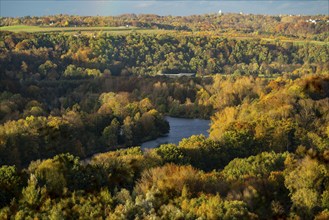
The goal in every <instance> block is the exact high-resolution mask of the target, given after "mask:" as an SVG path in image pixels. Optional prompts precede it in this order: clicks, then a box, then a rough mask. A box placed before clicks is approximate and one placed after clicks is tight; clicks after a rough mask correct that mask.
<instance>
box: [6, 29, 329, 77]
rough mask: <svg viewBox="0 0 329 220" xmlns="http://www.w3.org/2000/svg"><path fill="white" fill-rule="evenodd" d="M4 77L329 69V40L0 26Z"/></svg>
mask: <svg viewBox="0 0 329 220" xmlns="http://www.w3.org/2000/svg"><path fill="white" fill-rule="evenodd" d="M0 39H1V41H0V71H1V72H2V73H3V74H2V76H1V79H2V80H5V79H9V80H10V79H12V80H43V79H47V80H55V79H86V78H97V77H106V76H109V75H156V74H161V73H180V72H192V73H197V74H198V75H199V76H203V75H208V74H215V73H220V74H234V75H253V76H257V75H265V76H272V75H273V74H282V73H285V72H293V73H303V74H304V73H322V72H328V69H329V67H328V63H329V57H328V54H329V46H328V44H325V43H323V44H319V43H293V42H283V41H265V40H260V39H245V40H236V39H228V38H222V37H216V36H206V35H198V36H196V35H190V34H184V33H181V32H177V33H174V34H170V33H162V34H160V33H159V34H137V33H135V34H134V33H130V34H123V35H111V34H109V33H107V34H106V33H105V34H99V35H98V36H95V37H94V36H86V35H81V36H74V35H69V34H59V33H57V34H28V33H18V34H15V33H11V32H5V31H2V32H0Z"/></svg>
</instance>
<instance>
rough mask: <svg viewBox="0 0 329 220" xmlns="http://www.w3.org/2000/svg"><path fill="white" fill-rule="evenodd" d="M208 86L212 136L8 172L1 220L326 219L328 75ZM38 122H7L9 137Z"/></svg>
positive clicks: (218, 81)
mask: <svg viewBox="0 0 329 220" xmlns="http://www.w3.org/2000/svg"><path fill="white" fill-rule="evenodd" d="M205 87H207V88H208V89H209V91H210V92H211V98H209V100H214V101H213V103H212V105H214V106H213V107H214V108H215V109H216V113H215V114H214V115H213V117H212V126H211V130H210V137H209V138H206V137H204V136H192V137H190V138H187V139H183V140H182V141H181V142H180V143H179V144H178V145H174V144H165V145H161V146H160V147H159V148H156V149H152V150H149V151H146V152H142V151H141V149H140V148H139V147H135V148H130V149H126V150H118V151H112V152H108V153H104V154H99V155H96V156H94V157H93V158H92V159H91V161H89V162H87V161H81V160H79V158H78V157H76V156H73V155H71V154H59V155H57V156H55V157H53V158H50V159H46V160H36V161H33V162H31V163H30V164H29V165H28V166H27V167H26V168H25V169H18V168H17V167H16V166H8V165H5V166H2V167H1V168H0V177H1V179H0V186H1V187H0V190H1V193H0V195H1V197H0V204H1V207H2V208H1V210H0V215H1V218H4V219H6V218H9V216H11V217H14V218H15V219H28V218H34V219H43V218H50V219H75V218H99V219H102V218H107V219H151V218H152V219H197V218H200V219H238V218H240V219H269V218H273V219H286V218H291V219H327V218H328V217H329V184H328V183H329V182H328V181H329V165H328V164H329V156H328V155H329V145H328V143H329V112H328V109H329V76H328V75H308V76H303V77H301V78H297V79H294V80H293V79H289V78H287V79H284V78H278V79H276V80H271V81H267V80H266V79H260V78H253V77H242V78H241V77H237V78H232V77H229V78H225V77H221V76H216V77H214V78H213V82H212V83H210V84H208V85H206V86H205ZM228 87H229V88H230V90H228V89H227V88H228ZM246 91H248V92H246ZM116 96H118V95H115V94H103V95H102V96H101V99H102V100H103V101H102V103H103V105H104V104H105V103H111V101H113V100H112V98H113V97H116ZM230 97H231V98H230ZM233 97H235V98H236V99H234V98H233ZM119 100H121V99H119ZM215 103H217V105H215ZM105 105H106V104H105ZM110 106H112V105H110ZM139 106H140V108H142V106H143V104H142V103H141V102H140V103H139ZM102 108H104V109H107V107H106V106H104V107H102ZM111 109H112V111H113V112H115V109H113V107H111ZM140 111H142V110H140ZM71 114H73V113H71ZM51 117H52V116H49V117H48V119H45V120H48V122H47V123H48V124H49V126H48V127H50V126H51V124H52V123H53V122H51V121H49V120H51ZM65 118H66V117H65V116H63V117H62V118H61V120H65ZM40 119H41V118H39V119H33V120H40ZM33 120H32V119H31V118H26V119H25V121H18V122H7V123H6V124H5V126H7V127H6V128H4V127H2V128H1V129H2V133H1V137H4V133H3V130H5V131H7V130H10V129H11V130H14V129H13V128H11V127H10V126H9V124H10V123H19V124H22V123H23V122H24V124H26V125H25V126H30V124H29V123H32V122H33ZM112 122H113V120H112ZM111 124H112V123H111ZM58 129H59V130H60V131H63V130H65V129H64V128H63V127H62V126H59V128H58ZM25 130H29V129H25ZM40 131H44V129H40ZM31 132H32V131H31ZM33 132H35V131H33ZM7 134H8V133H7ZM7 134H6V135H7ZM11 138H15V137H14V135H11ZM2 140H3V139H2ZM1 143H3V141H2V142H1ZM59 144H62V143H59ZM82 144H84V142H82ZM30 146H31V145H29V146H26V147H30ZM8 148H10V146H9V145H5V146H4V145H2V146H1V149H8ZM17 150H20V151H24V149H17ZM17 150H16V151H17ZM6 155H7V154H6ZM3 157H4V156H3V155H1V158H3Z"/></svg>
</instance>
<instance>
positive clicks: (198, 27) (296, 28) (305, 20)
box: [0, 12, 329, 40]
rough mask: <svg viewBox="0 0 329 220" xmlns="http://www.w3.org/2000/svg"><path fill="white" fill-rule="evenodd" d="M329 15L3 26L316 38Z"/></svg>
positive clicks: (131, 18) (323, 33) (7, 21)
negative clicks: (177, 31) (182, 31)
mask: <svg viewBox="0 0 329 220" xmlns="http://www.w3.org/2000/svg"><path fill="white" fill-rule="evenodd" d="M328 21H329V17H328V16H325V15H313V16H300V15H273V16H270V15H254V14H243V13H239V14H235V13H224V14H223V13H222V12H220V13H214V14H206V15H191V16H158V15H154V14H141V15H135V14H125V15H120V16H94V17H90V16H85V17H84V16H69V15H51V16H43V17H30V16H26V17H16V18H11V17H1V18H0V26H10V25H34V26H48V27H95V26H102V27H105V26H107V27H120V26H121V27H141V28H152V29H164V30H184V31H214V32H217V33H230V32H231V33H232V34H233V33H240V34H241V33H243V34H252V35H254V36H255V35H273V36H289V37H297V38H303V39H304V38H308V39H313V40H326V39H328V25H329V23H328Z"/></svg>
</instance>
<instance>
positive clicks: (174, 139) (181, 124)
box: [141, 117, 210, 148]
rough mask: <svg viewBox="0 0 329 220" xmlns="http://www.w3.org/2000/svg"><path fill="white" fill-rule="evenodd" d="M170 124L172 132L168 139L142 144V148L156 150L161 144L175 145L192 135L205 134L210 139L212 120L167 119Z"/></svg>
mask: <svg viewBox="0 0 329 220" xmlns="http://www.w3.org/2000/svg"><path fill="white" fill-rule="evenodd" d="M166 120H167V121H168V122H169V124H170V131H169V133H168V135H167V136H166V137H159V138H157V139H155V140H153V141H147V142H144V143H142V145H141V146H142V148H154V147H157V146H159V145H161V144H166V143H174V144H178V142H180V141H181V140H182V139H183V138H187V137H190V136H192V135H198V134H203V135H205V136H206V137H208V130H209V125H210V120H203V119H186V118H173V117H166Z"/></svg>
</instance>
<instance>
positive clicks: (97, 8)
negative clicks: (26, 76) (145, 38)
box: [0, 0, 329, 17]
mask: <svg viewBox="0 0 329 220" xmlns="http://www.w3.org/2000/svg"><path fill="white" fill-rule="evenodd" d="M219 10H221V11H222V12H223V13H229V12H233V13H239V12H243V13H252V14H270V15H279V14H301V15H315V14H323V15H328V14H329V0H303V1H299V0H290V1H285V0H273V1H270V0H258V1H243V0H240V1H234V0H217V1H216V0H210V1H209V0H208V1H196V0H185V1H173V0H166V1H159V0H154V1H152V0H148V1H140V0H134V1H126V0H114V1H111V0H102V1H99V0H73V1H72V0H56V1H54V0H37V1H30V0H0V16H2V17H20V16H43V15H55V14H69V15H84V16H88V15H90V16H91V15H101V16H109V15H120V14H126V13H135V14H158V15H174V16H175V15H181V16H185V15H192V14H208V13H217V12H218V11H219Z"/></svg>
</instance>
